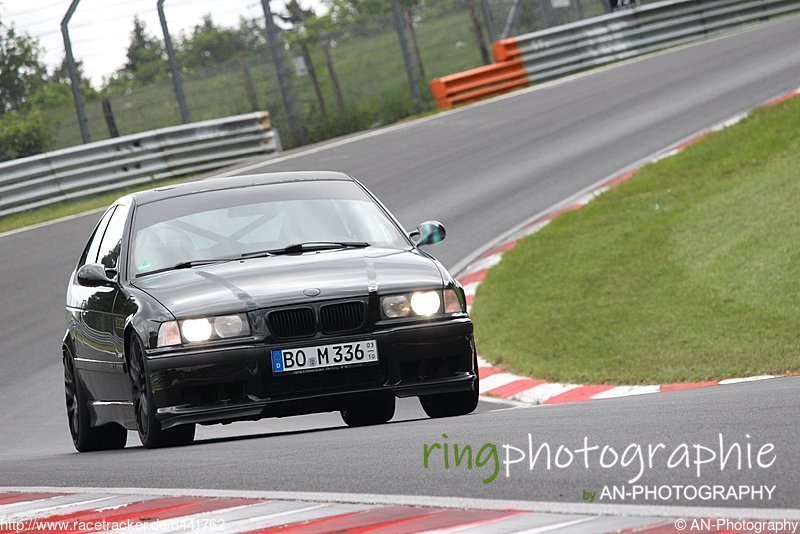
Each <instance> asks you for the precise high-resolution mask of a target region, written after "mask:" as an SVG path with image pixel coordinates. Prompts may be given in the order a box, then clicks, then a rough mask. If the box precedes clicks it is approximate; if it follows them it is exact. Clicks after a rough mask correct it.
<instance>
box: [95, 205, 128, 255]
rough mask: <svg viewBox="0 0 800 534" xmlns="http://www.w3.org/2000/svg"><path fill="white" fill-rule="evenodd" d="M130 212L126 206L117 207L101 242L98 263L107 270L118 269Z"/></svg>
mask: <svg viewBox="0 0 800 534" xmlns="http://www.w3.org/2000/svg"><path fill="white" fill-rule="evenodd" d="M127 216H128V210H127V208H125V207H124V206H117V209H116V210H114V214H113V215H112V216H111V219H110V220H109V221H108V228H106V233H105V235H104V236H103V240H102V241H101V242H100V250H99V251H98V253H97V261H98V263H102V264H103V266H104V267H105V268H106V269H116V268H117V260H118V259H119V251H120V248H121V247H122V233H123V232H124V230H125V220H126V219H127Z"/></svg>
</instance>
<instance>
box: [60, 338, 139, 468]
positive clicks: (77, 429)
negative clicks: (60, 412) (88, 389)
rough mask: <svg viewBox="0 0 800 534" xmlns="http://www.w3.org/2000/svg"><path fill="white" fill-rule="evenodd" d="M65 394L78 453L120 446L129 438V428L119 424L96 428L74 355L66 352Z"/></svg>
mask: <svg viewBox="0 0 800 534" xmlns="http://www.w3.org/2000/svg"><path fill="white" fill-rule="evenodd" d="M63 363H64V394H65V396H66V401H67V420H68V422H69V433H70V434H71V435H72V444H73V445H75V450H77V451H78V452H88V451H105V450H111V449H121V448H123V447H125V443H126V442H127V441H128V431H127V430H125V429H124V428H123V427H121V426H120V425H118V424H116V423H109V424H107V425H103V426H99V427H93V426H92V425H91V415H90V414H89V406H87V404H86V402H87V399H86V393H85V392H84V390H83V385H82V384H81V381H80V379H79V378H78V375H77V373H76V372H75V363H74V362H73V360H72V356H71V355H70V354H69V353H67V352H65V353H64V360H63Z"/></svg>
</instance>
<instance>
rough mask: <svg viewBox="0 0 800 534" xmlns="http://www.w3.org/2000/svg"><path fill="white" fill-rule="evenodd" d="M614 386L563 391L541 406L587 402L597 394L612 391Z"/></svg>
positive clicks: (582, 387)
mask: <svg viewBox="0 0 800 534" xmlns="http://www.w3.org/2000/svg"><path fill="white" fill-rule="evenodd" d="M615 387H616V386H599V385H598V386H581V387H577V388H575V389H571V390H569V391H565V392H564V393H559V394H558V395H555V396H553V397H550V398H549V399H547V400H546V401H544V402H543V403H542V404H561V403H562V402H582V401H587V400H589V399H591V398H592V397H594V396H595V395H597V394H598V393H602V392H604V391H608V390H609V389H614V388H615Z"/></svg>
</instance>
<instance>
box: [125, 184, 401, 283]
mask: <svg viewBox="0 0 800 534" xmlns="http://www.w3.org/2000/svg"><path fill="white" fill-rule="evenodd" d="M131 236H132V239H131V247H130V251H129V257H130V261H129V270H130V273H131V275H132V276H141V275H143V274H146V273H149V272H153V271H157V270H161V269H169V268H172V267H175V266H176V265H178V264H182V263H186V262H192V261H195V262H197V261H203V260H215V259H227V258H239V257H241V256H242V255H247V254H252V253H255V252H259V251H269V250H279V249H284V248H286V247H289V246H291V245H296V244H298V243H313V244H319V243H326V244H330V243H342V244H348V243H349V244H357V245H360V246H363V245H364V244H369V245H371V246H377V247H387V248H408V247H409V246H410V244H409V241H408V240H407V238H406V237H405V236H404V235H403V233H402V232H401V231H400V229H399V228H398V227H397V226H396V225H395V224H394V222H393V221H392V220H391V219H390V218H389V217H387V215H386V213H385V212H384V211H383V210H382V209H381V207H380V206H378V205H377V204H376V203H375V202H374V201H373V200H372V198H371V197H370V196H369V195H367V194H366V192H365V191H364V190H363V189H362V188H361V187H359V186H358V185H357V184H355V183H353V182H347V181H335V180H325V181H305V182H290V183H279V184H267V185H255V186H249V187H243V188H236V189H226V190H217V191H204V192H199V193H193V194H190V195H184V196H178V197H173V198H167V199H164V200H159V201H155V202H150V203H147V204H143V205H141V206H139V207H138V208H137V210H136V216H135V219H134V226H133V232H132V233H131ZM329 246H330V245H329ZM187 266H189V265H187Z"/></svg>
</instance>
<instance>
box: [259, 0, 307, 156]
mask: <svg viewBox="0 0 800 534" xmlns="http://www.w3.org/2000/svg"><path fill="white" fill-rule="evenodd" d="M269 2H270V0H261V7H262V8H263V10H264V20H265V24H266V30H267V39H268V40H269V48H270V51H271V52H272V61H273V62H274V63H275V70H276V72H277V74H278V85H279V86H280V90H281V97H282V98H283V106H284V107H285V108H286V114H287V115H288V118H289V129H290V130H291V131H292V137H294V140H295V142H296V143H299V144H304V143H305V141H306V135H305V130H304V128H303V126H302V125H301V124H300V117H299V115H298V114H297V108H296V106H295V102H294V92H293V90H292V79H291V76H290V74H289V72H288V71H287V70H286V59H285V57H284V50H283V42H282V41H281V39H279V38H278V30H277V28H276V27H275V21H274V20H272V9H271V8H270V6H269Z"/></svg>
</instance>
